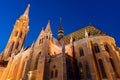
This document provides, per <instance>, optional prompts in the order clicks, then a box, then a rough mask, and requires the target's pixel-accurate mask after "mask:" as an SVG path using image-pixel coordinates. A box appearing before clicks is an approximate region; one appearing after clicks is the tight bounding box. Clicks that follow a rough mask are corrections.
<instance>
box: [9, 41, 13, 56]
mask: <svg viewBox="0 0 120 80" xmlns="http://www.w3.org/2000/svg"><path fill="white" fill-rule="evenodd" d="M13 46H14V42H12V43H11V46H10V49H9V56H11V52H12V49H13Z"/></svg>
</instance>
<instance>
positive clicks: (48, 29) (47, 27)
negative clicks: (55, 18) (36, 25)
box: [45, 20, 52, 33]
mask: <svg viewBox="0 0 120 80" xmlns="http://www.w3.org/2000/svg"><path fill="white" fill-rule="evenodd" d="M45 32H46V33H48V32H49V33H52V31H51V27H50V20H48V24H47V26H46V29H45Z"/></svg>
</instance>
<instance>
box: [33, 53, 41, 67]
mask: <svg viewBox="0 0 120 80" xmlns="http://www.w3.org/2000/svg"><path fill="white" fill-rule="evenodd" d="M40 54H41V52H39V54H38V55H37V57H36V62H35V67H34V69H37V65H38V61H39V57H40Z"/></svg>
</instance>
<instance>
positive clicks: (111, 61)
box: [110, 58, 119, 77]
mask: <svg viewBox="0 0 120 80" xmlns="http://www.w3.org/2000/svg"><path fill="white" fill-rule="evenodd" d="M110 63H111V66H112V68H113V70H114V72H115V75H116V77H119V76H118V73H117V71H116V68H115V65H114V62H113V60H112V59H111V58H110Z"/></svg>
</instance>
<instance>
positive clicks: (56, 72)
mask: <svg viewBox="0 0 120 80" xmlns="http://www.w3.org/2000/svg"><path fill="white" fill-rule="evenodd" d="M55 77H56V78H57V77H58V70H55Z"/></svg>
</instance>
